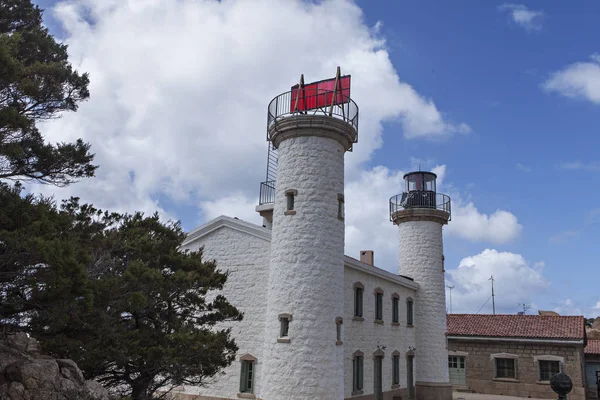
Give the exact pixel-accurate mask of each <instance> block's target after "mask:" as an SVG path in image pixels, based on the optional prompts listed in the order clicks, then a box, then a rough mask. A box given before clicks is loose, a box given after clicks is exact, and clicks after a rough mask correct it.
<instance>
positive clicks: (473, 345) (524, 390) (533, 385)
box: [448, 339, 585, 400]
mask: <svg viewBox="0 0 600 400" xmlns="http://www.w3.org/2000/svg"><path fill="white" fill-rule="evenodd" d="M448 350H449V351H456V352H464V353H466V355H465V361H466V373H467V386H468V387H469V388H470V389H471V390H472V391H474V392H476V393H485V394H498V395H508V396H521V397H528V396H530V397H533V398H547V399H555V398H556V394H555V393H554V392H553V391H552V389H551V388H550V385H549V383H548V382H540V381H539V380H538V379H539V375H538V365H537V363H536V362H534V357H536V356H547V355H550V356H557V357H562V358H563V359H564V364H563V365H562V372H564V373H566V374H567V375H569V377H570V378H571V380H572V381H573V391H572V392H571V394H570V395H569V399H570V400H584V398H585V390H584V387H583V375H582V366H583V346H582V345H561V344H540V343H528V342H525V341H523V342H502V341H468V340H456V339H449V340H448ZM497 353H508V354H514V355H517V356H518V358H517V379H516V380H510V379H496V378H494V361H493V360H492V359H491V355H492V354H497Z"/></svg>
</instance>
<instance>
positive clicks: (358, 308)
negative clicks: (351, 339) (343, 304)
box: [354, 287, 363, 317]
mask: <svg viewBox="0 0 600 400" xmlns="http://www.w3.org/2000/svg"><path fill="white" fill-rule="evenodd" d="M362 315H363V289H362V288H360V287H356V288H354V316H355V317H362Z"/></svg>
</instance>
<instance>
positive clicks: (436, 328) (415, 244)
mask: <svg viewBox="0 0 600 400" xmlns="http://www.w3.org/2000/svg"><path fill="white" fill-rule="evenodd" d="M442 226H443V225H442V223H441V222H437V221H427V220H407V221H403V222H401V223H399V224H398V227H399V230H400V270H399V273H400V274H402V275H406V276H410V277H411V278H413V279H414V280H415V282H418V283H419V285H420V288H419V291H418V292H417V297H416V301H415V305H414V312H415V317H414V319H415V321H414V322H415V327H416V329H417V331H418V334H417V340H416V342H417V350H416V354H417V357H415V363H416V381H417V382H428V383H448V382H449V376H448V358H447V354H448V351H447V344H446V337H445V335H444V334H440V333H443V332H446V297H445V289H444V286H445V284H444V265H443V255H444V248H443V241H442Z"/></svg>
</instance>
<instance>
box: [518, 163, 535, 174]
mask: <svg viewBox="0 0 600 400" xmlns="http://www.w3.org/2000/svg"><path fill="white" fill-rule="evenodd" d="M517 169H518V170H520V171H523V172H531V171H533V169H532V168H531V167H528V166H526V165H523V164H521V163H517Z"/></svg>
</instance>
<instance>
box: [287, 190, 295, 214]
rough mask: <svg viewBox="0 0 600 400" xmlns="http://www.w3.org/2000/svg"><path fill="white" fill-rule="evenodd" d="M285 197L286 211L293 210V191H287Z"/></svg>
mask: <svg viewBox="0 0 600 400" xmlns="http://www.w3.org/2000/svg"><path fill="white" fill-rule="evenodd" d="M286 197H287V210H288V211H293V210H294V193H291V192H290V193H288V194H286Z"/></svg>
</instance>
